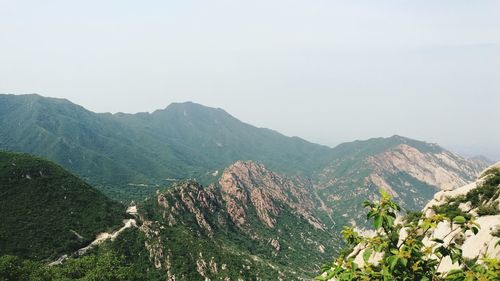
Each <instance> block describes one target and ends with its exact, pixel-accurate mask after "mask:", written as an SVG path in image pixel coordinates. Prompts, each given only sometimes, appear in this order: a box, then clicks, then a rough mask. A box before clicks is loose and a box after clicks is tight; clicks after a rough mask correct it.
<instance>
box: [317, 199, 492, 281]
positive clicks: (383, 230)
mask: <svg viewBox="0 0 500 281" xmlns="http://www.w3.org/2000/svg"><path fill="white" fill-rule="evenodd" d="M364 206H365V207H368V208H369V212H368V214H367V219H371V220H373V226H374V227H375V229H376V235H375V236H373V237H365V236H362V235H360V234H358V233H357V232H356V231H355V230H354V228H352V227H345V228H344V230H343V231H342V234H343V236H344V239H345V241H346V243H347V245H349V247H350V248H348V249H346V250H345V251H343V253H342V254H341V255H340V256H339V257H338V258H337V259H336V260H335V261H334V262H333V263H332V264H330V265H326V266H324V268H323V274H322V275H321V276H318V277H316V279H317V280H330V279H332V278H334V280H338V281H342V280H433V281H435V280H498V278H499V272H500V262H499V261H498V260H497V259H494V258H487V257H481V261H482V263H480V264H479V263H477V259H476V260H467V259H465V258H464V257H463V255H462V250H461V241H460V240H461V239H462V238H461V237H463V235H464V234H465V232H466V231H472V232H473V233H474V234H477V232H478V231H479V227H480V226H479V225H478V224H477V223H476V222H475V221H474V218H473V217H463V216H455V217H453V218H449V217H447V216H445V215H442V214H436V215H434V216H432V217H429V218H427V217H425V216H424V215H422V214H419V215H417V216H415V214H413V215H412V216H411V218H408V217H407V218H406V219H405V220H404V221H403V222H402V223H395V219H396V213H397V212H398V211H400V207H399V206H398V205H397V204H396V203H395V202H393V201H392V200H391V197H390V196H389V195H388V194H386V193H384V192H382V197H381V199H380V201H378V202H368V201H367V202H365V203H364ZM445 221H449V222H450V225H451V231H450V232H449V233H448V234H447V235H446V236H444V237H443V240H447V241H446V242H445V241H443V240H442V239H433V240H432V241H431V244H430V245H426V244H424V242H423V241H424V239H425V238H426V237H427V236H428V234H429V233H431V232H432V231H433V229H435V228H436V227H437V225H438V223H440V222H445ZM403 228H404V230H403V232H406V233H407V234H408V235H407V236H406V237H405V238H401V237H400V234H401V233H402V232H401V230H402V229H403ZM450 237H451V238H450ZM446 238H450V239H449V240H448V239H446ZM360 253H361V254H362V257H363V260H364V264H363V265H358V264H356V263H355V262H354V259H355V258H356V256H358V255H359V254H360ZM376 254H382V257H381V258H380V259H376V258H374V256H375V255H376ZM446 257H449V258H450V259H451V260H452V262H453V263H454V264H458V265H459V267H460V269H455V270H451V271H449V272H447V273H440V272H438V268H439V265H440V264H441V262H442V261H443V259H444V258H446Z"/></svg>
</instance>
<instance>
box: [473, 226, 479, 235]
mask: <svg viewBox="0 0 500 281" xmlns="http://www.w3.org/2000/svg"><path fill="white" fill-rule="evenodd" d="M472 232H473V233H474V235H476V234H477V233H478V232H479V229H478V228H477V227H475V226H474V227H472Z"/></svg>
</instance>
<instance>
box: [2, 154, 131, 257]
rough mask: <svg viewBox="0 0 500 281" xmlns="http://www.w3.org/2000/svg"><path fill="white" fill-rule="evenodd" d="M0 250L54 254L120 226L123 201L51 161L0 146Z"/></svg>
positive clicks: (36, 255) (80, 245) (22, 253)
mask: <svg viewBox="0 0 500 281" xmlns="http://www.w3.org/2000/svg"><path fill="white" fill-rule="evenodd" d="M0 213H1V214H2V219H1V220H0V255H6V254H8V255H16V256H19V257H24V258H30V259H35V260H45V259H54V258H57V257H59V256H60V255H61V254H67V253H71V252H73V251H75V250H76V249H79V248H81V247H83V246H84V245H86V244H88V243H89V242H90V241H92V240H94V238H95V236H96V235H97V234H98V233H100V232H103V231H105V230H108V229H111V228H115V227H118V226H119V225H121V224H122V219H124V218H125V212H124V207H123V206H122V205H121V204H118V203H115V202H113V201H111V200H110V199H108V198H106V197H105V196H104V195H103V194H102V193H100V192H99V191H97V190H95V189H94V188H92V187H91V186H89V185H88V184H86V183H85V182H83V181H82V180H80V179H79V178H77V177H75V176H73V175H71V174H70V173H68V172H66V171H65V170H64V169H62V168H61V167H59V166H58V165H55V164H53V163H51V162H49V161H46V160H42V159H39V158H35V157H32V156H29V155H26V154H17V153H7V152H0Z"/></svg>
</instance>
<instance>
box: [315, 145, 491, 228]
mask: <svg viewBox="0 0 500 281" xmlns="http://www.w3.org/2000/svg"><path fill="white" fill-rule="evenodd" d="M345 150H346V152H345V153H344V154H343V155H340V157H338V160H337V161H334V162H332V163H331V164H330V165H329V166H327V167H326V168H325V169H323V170H322V171H320V172H319V173H318V174H317V176H316V181H315V186H316V188H318V190H319V193H320V195H321V196H322V197H323V198H325V203H326V205H327V206H328V207H329V208H331V209H332V210H333V211H334V214H333V216H334V217H335V218H339V217H340V218H341V221H340V223H341V224H342V223H348V222H349V221H350V222H355V223H357V224H363V223H364V222H365V219H364V216H363V214H364V210H363V209H362V207H361V202H362V201H363V200H366V199H372V200H373V199H376V197H377V196H378V189H384V190H385V191H387V192H388V193H389V194H391V195H392V196H393V197H395V198H396V200H397V201H398V203H399V204H401V205H402V206H403V207H404V208H407V209H412V210H419V209H421V208H422V207H423V206H424V205H425V203H426V202H428V201H429V200H430V199H431V198H432V196H433V195H434V193H435V192H437V191H438V190H453V189H455V188H458V187H460V186H463V185H465V184H466V183H468V182H471V181H473V180H474V179H475V178H476V176H477V175H478V173H479V172H480V171H481V170H482V169H484V168H485V166H484V164H481V163H479V162H471V161H468V160H466V159H464V158H462V157H460V156H458V155H455V154H453V153H451V152H449V151H446V150H444V149H443V148H441V147H439V146H438V145H435V144H429V143H425V142H418V141H414V140H410V139H406V138H403V137H399V136H394V137H392V138H389V139H384V140H372V141H366V142H362V143H360V144H359V145H358V147H349V148H348V149H345ZM347 151H348V152H347Z"/></svg>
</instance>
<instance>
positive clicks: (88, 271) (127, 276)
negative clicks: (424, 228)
mask: <svg viewBox="0 0 500 281" xmlns="http://www.w3.org/2000/svg"><path fill="white" fill-rule="evenodd" d="M31 280H37V281H52V280H53V281H59V280H61V281H62V280H81V281H91V280H92V281H94V280H101V281H111V280H112V281H148V280H165V274H164V273H163V272H161V271H159V270H156V269H155V268H154V267H153V266H152V264H151V262H150V261H149V253H148V252H147V251H146V250H145V249H144V237H143V236H142V234H141V233H140V232H139V231H137V230H136V229H128V230H126V231H124V232H123V233H121V234H120V236H119V237H118V238H117V239H116V240H115V241H113V242H106V243H104V244H102V245H101V246H99V247H98V248H97V249H95V250H92V251H91V252H89V253H88V254H86V255H85V256H83V257H80V258H70V259H68V260H67V261H65V262H64V263H63V264H62V265H56V266H47V265H46V264H44V263H42V262H39V261H33V260H29V259H22V258H19V257H16V256H11V255H4V256H0V281H31Z"/></svg>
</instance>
